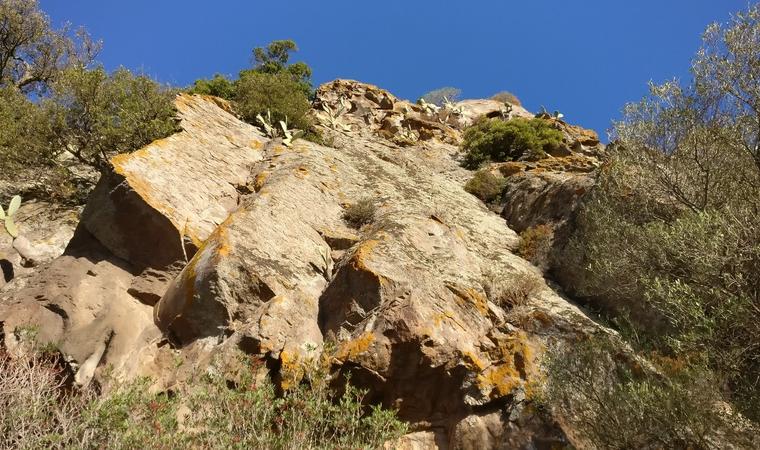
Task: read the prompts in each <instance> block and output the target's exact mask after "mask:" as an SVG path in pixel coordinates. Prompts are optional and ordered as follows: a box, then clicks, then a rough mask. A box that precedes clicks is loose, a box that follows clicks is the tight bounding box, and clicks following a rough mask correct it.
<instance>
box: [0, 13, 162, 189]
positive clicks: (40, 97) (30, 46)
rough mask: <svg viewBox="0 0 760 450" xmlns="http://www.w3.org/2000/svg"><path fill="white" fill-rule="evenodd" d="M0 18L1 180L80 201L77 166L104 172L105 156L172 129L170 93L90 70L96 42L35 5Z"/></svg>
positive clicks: (146, 81) (140, 78)
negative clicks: (60, 25)
mask: <svg viewBox="0 0 760 450" xmlns="http://www.w3.org/2000/svg"><path fill="white" fill-rule="evenodd" d="M0 17H1V18H2V23H3V26H2V27H0V97H2V100H3V101H2V102H1V103H0V170H2V171H3V174H4V178H5V180H7V181H13V182H16V183H17V184H19V183H20V184H24V183H27V184H28V183H31V184H35V183H36V184H42V185H43V186H42V187H43V189H42V192H40V191H39V190H38V191H37V192H36V194H38V195H39V194H44V195H47V196H50V197H53V198H54V199H55V200H58V201H67V200H74V201H81V200H82V199H83V198H84V197H85V195H86V193H87V191H88V190H89V188H90V187H91V186H92V179H91V178H90V179H85V180H84V182H83V180H82V178H81V172H82V169H81V166H83V167H89V168H91V169H98V170H104V169H105V168H106V167H107V164H108V162H107V161H108V158H110V156H113V155H115V154H116V153H120V152H126V151H132V150H136V149H138V148H140V147H142V146H144V145H146V144H148V143H150V142H151V141H153V140H155V139H158V138H161V137H164V136H166V135H168V134H171V133H173V132H174V131H176V122H175V118H174V115H175V113H174V107H173V98H174V91H173V90H172V89H170V88H168V87H166V86H163V85H161V84H159V83H158V82H156V81H154V80H152V79H151V78H149V77H147V76H145V75H135V74H133V73H131V72H130V71H128V70H127V69H118V70H116V71H115V72H113V73H110V74H109V73H107V72H106V71H105V70H104V69H103V68H102V67H101V66H98V65H94V64H93V58H94V57H95V55H96V53H97V51H98V49H99V47H100V44H99V43H97V42H94V41H92V40H91V39H90V37H89V35H88V34H87V33H86V32H85V31H84V30H79V31H77V32H76V33H72V32H71V30H70V29H68V28H64V29H60V30H56V29H53V28H52V27H51V25H50V20H49V18H48V17H47V16H46V15H45V14H44V13H43V12H42V11H40V9H39V5H38V3H37V1H36V0H3V1H0ZM71 158H74V159H75V160H76V163H75V164H74V165H72V164H71V163H70V162H69V160H70V159H71ZM76 164H79V165H80V167H76Z"/></svg>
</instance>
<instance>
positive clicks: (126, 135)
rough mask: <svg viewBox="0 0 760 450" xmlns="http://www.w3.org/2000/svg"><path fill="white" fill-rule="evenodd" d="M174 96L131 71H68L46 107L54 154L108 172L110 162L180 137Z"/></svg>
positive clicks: (163, 87) (58, 82) (80, 69)
mask: <svg viewBox="0 0 760 450" xmlns="http://www.w3.org/2000/svg"><path fill="white" fill-rule="evenodd" d="M174 97H175V91H174V90H172V89H170V88H168V87H165V86H162V85H160V84H159V83H157V82H156V81H154V80H152V79H151V78H149V77H147V76H145V75H134V74H133V73H132V72H130V71H129V70H127V69H123V68H122V69H118V70H116V71H115V72H113V73H112V74H108V73H107V72H106V71H105V69H103V68H102V67H98V68H96V69H94V70H87V69H84V68H82V67H74V68H71V69H68V70H66V71H64V72H63V73H62V74H61V76H60V78H59V79H58V80H57V81H56V82H55V83H53V85H52V94H51V97H50V98H49V99H46V100H45V101H44V102H43V108H44V109H45V111H46V114H48V117H49V120H50V121H51V139H52V141H53V145H54V149H55V152H56V153H58V154H60V153H63V152H69V153H71V154H73V155H74V156H75V157H76V158H77V160H79V161H80V162H81V163H83V164H86V165H89V166H91V167H94V168H97V169H100V170H104V169H105V168H107V166H108V159H109V157H110V156H112V155H115V154H117V153H125V152H131V151H134V150H138V149H140V148H141V147H143V146H145V145H147V144H149V143H151V142H153V141H154V140H156V139H159V138H163V137H166V136H168V135H170V134H172V133H174V132H176V131H178V127H177V121H176V111H175V109H174Z"/></svg>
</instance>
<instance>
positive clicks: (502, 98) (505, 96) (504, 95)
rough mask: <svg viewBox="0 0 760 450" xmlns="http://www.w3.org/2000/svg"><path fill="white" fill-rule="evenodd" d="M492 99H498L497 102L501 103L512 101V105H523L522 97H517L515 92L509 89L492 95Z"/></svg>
mask: <svg viewBox="0 0 760 450" xmlns="http://www.w3.org/2000/svg"><path fill="white" fill-rule="evenodd" d="M491 100H496V101H497V102H501V103H510V104H512V105H517V106H522V103H521V102H520V99H519V98H517V96H515V94H513V93H511V92H508V91H502V92H499V93H496V94H494V95H493V97H491Z"/></svg>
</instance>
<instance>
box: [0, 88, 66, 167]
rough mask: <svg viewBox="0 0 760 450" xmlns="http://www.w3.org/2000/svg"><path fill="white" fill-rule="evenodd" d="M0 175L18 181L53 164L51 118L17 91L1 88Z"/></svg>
mask: <svg viewBox="0 0 760 450" xmlns="http://www.w3.org/2000/svg"><path fill="white" fill-rule="evenodd" d="M0 130H2V132H0V171H2V174H3V176H2V177H3V179H5V180H7V181H14V180H16V179H18V177H19V175H20V174H19V172H20V171H22V170H24V169H28V168H32V167H39V168H42V166H51V165H52V163H53V160H52V158H53V156H54V154H55V153H54V152H53V148H52V147H51V146H50V145H48V142H47V139H46V137H47V136H48V135H49V131H48V127H47V118H46V117H45V115H44V114H43V112H42V111H41V110H40V108H39V107H38V106H37V105H35V104H34V103H32V102H31V101H30V100H29V99H27V98H26V96H24V95H23V94H22V93H21V92H20V91H18V90H17V89H16V88H14V87H7V88H0Z"/></svg>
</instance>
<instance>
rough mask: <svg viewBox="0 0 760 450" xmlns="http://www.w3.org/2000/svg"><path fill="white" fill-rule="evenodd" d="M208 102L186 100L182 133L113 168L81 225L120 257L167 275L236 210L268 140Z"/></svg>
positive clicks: (181, 99) (181, 105)
mask: <svg viewBox="0 0 760 450" xmlns="http://www.w3.org/2000/svg"><path fill="white" fill-rule="evenodd" d="M224 106H225V105H224V104H223V103H221V104H220V103H219V101H215V100H213V99H212V98H210V97H201V96H189V95H184V94H182V95H180V96H178V98H177V108H178V113H179V117H180V119H181V126H182V131H181V132H180V133H177V134H175V135H172V136H170V137H168V138H166V139H160V140H158V141H155V142H153V143H152V144H150V145H148V146H146V147H144V148H142V149H140V150H138V151H136V152H134V153H129V154H124V155H119V156H116V157H115V158H113V160H112V161H111V162H112V164H113V170H112V171H111V172H110V173H108V174H106V175H105V176H103V177H102V178H101V180H100V182H99V183H98V185H97V187H96V188H95V191H94V192H93V194H92V198H91V199H90V201H89V202H88V204H87V207H86V208H85V210H84V213H83V215H82V224H83V225H84V226H85V227H86V228H87V230H88V231H89V232H90V233H92V235H93V236H95V238H96V239H98V240H99V241H100V242H101V243H102V244H103V245H104V246H105V247H106V248H108V249H109V250H110V251H111V252H113V253H114V254H115V255H116V256H118V257H120V258H122V259H124V260H126V261H129V262H130V263H132V264H134V265H136V266H140V267H154V268H162V267H166V266H168V265H170V264H172V263H174V262H176V261H178V260H180V259H182V258H183V257H184V255H188V256H192V254H193V253H194V252H195V250H196V249H197V247H198V246H200V244H201V243H202V242H203V241H204V240H205V239H206V238H207V237H208V236H209V235H210V234H211V233H212V232H213V231H214V229H215V228H216V226H217V225H219V224H220V223H222V222H223V221H224V220H225V219H226V218H227V215H228V214H229V213H230V212H231V211H232V210H234V209H235V208H236V207H237V203H238V197H239V193H238V188H239V187H243V186H246V185H247V184H248V181H249V180H248V178H247V177H248V174H249V173H250V166H251V165H253V164H254V163H256V162H257V161H259V160H260V159H261V151H260V149H261V148H262V146H263V144H264V142H265V140H264V138H263V137H262V136H261V134H260V133H259V131H258V130H257V129H256V128H255V127H253V126H251V125H248V124H246V123H243V122H241V121H239V120H237V119H236V118H235V117H234V116H232V115H231V114H229V113H228V112H226V111H225V109H224Z"/></svg>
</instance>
